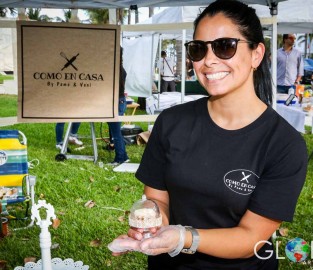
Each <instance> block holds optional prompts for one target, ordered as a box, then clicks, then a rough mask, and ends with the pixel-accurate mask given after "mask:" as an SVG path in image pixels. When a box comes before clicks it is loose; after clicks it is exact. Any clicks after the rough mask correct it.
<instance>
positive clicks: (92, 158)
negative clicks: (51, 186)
mask: <svg viewBox="0 0 313 270" xmlns="http://www.w3.org/2000/svg"><path fill="white" fill-rule="evenodd" d="M89 124H90V133H91V139H92V148H93V156H86V155H67V154H66V153H67V146H68V140H69V137H70V133H71V128H72V123H68V127H67V130H66V133H65V137H64V142H63V146H62V149H61V152H60V153H59V154H57V155H56V156H55V159H56V160H57V161H64V160H66V159H80V160H90V161H93V162H94V163H96V162H97V160H98V148H97V141H96V133H95V124H94V123H93V122H90V123H89Z"/></svg>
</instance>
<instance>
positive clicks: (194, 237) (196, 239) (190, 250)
mask: <svg viewBox="0 0 313 270" xmlns="http://www.w3.org/2000/svg"><path fill="white" fill-rule="evenodd" d="M185 229H186V230H187V231H190V232H191V235H192V242H191V246H190V248H183V249H182V251H181V252H182V253H186V254H194V253H195V252H196V251H197V248H198V246H199V242H200V236H199V233H198V231H197V230H196V229H195V228H192V227H191V226H185Z"/></svg>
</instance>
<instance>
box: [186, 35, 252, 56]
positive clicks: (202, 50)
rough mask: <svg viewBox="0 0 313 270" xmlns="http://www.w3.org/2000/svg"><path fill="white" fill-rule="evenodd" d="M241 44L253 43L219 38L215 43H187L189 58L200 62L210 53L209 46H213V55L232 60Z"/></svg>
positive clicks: (199, 41) (200, 41)
mask: <svg viewBox="0 0 313 270" xmlns="http://www.w3.org/2000/svg"><path fill="white" fill-rule="evenodd" d="M239 42H243V43H252V42H250V41H246V40H240V39H238V38H218V39H215V40H213V41H202V40H192V41H189V42H187V43H185V47H186V52H187V56H188V57H189V59H191V60H192V61H195V62H197V61H200V60H201V59H203V58H204V57H205V56H206V54H207V52H208V44H211V47H212V51H213V53H214V54H215V55H216V56H217V57H218V58H220V59H230V58H232V57H233V56H234V55H235V54H236V51H237V45H238V43H239Z"/></svg>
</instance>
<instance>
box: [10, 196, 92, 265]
mask: <svg viewBox="0 0 313 270" xmlns="http://www.w3.org/2000/svg"><path fill="white" fill-rule="evenodd" d="M40 208H44V209H46V219H42V218H41V217H40V211H39V210H40ZM55 218H56V216H55V214H54V208H53V206H52V205H51V204H50V203H48V204H47V203H46V201H45V200H39V201H38V204H35V205H33V206H32V221H33V222H35V221H36V220H37V221H36V224H37V225H38V226H39V227H40V228H41V232H40V235H39V239H40V250H41V260H39V261H38V262H37V263H34V262H28V263H26V264H25V266H17V267H15V268H14V270H88V269H89V266H88V265H83V262H81V261H77V262H74V260H73V259H66V260H64V261H62V260H61V259H60V258H53V259H51V234H50V232H49V230H48V228H49V226H50V225H51V224H52V222H51V219H55Z"/></svg>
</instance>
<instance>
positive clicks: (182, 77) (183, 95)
mask: <svg viewBox="0 0 313 270" xmlns="http://www.w3.org/2000/svg"><path fill="white" fill-rule="evenodd" d="M182 32H183V39H182V50H181V51H182V57H181V61H182V64H181V103H184V100H185V81H186V51H185V46H184V44H185V42H186V29H183V31H182Z"/></svg>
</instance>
